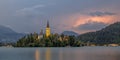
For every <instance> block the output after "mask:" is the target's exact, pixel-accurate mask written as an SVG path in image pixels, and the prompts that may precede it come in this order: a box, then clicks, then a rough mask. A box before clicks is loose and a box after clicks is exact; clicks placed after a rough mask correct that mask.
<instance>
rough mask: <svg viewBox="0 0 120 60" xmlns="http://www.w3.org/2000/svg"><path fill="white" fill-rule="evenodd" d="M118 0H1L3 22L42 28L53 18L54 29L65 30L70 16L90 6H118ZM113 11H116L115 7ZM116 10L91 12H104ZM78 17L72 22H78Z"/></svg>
mask: <svg viewBox="0 0 120 60" xmlns="http://www.w3.org/2000/svg"><path fill="white" fill-rule="evenodd" d="M119 2H120V0H109V1H105V0H92V1H91V0H9V1H7V0H0V24H1V25H9V26H10V27H12V28H13V29H14V30H16V31H17V32H35V31H37V32H39V31H40V29H41V28H45V26H46V21H47V20H50V24H51V27H52V26H54V28H56V29H55V31H57V32H58V31H61V32H62V31H63V30H65V29H66V30H69V29H68V26H69V28H70V27H72V26H73V25H72V24H71V23H70V21H72V20H71V19H70V18H69V17H71V18H72V16H73V15H74V16H76V15H75V14H78V15H79V14H82V13H84V12H85V14H86V13H87V12H90V11H91V10H92V11H94V10H96V11H101V10H102V9H106V8H107V9H117V10H119V9H120V7H119V6H120V4H119ZM101 3H102V4H101ZM107 11H109V10H107ZM110 11H111V10H110ZM112 12H115V13H116V10H113V11H112ZM115 13H110V12H97V14H94V13H91V14H92V15H93V16H102V15H115ZM117 14H119V13H117ZM78 15H77V16H78ZM51 17H52V18H51ZM78 17H80V16H78ZM75 20H76V19H75ZM75 20H74V21H73V22H72V23H75V22H76V21H75ZM57 24H59V25H57ZM64 24H65V26H64ZM66 25H67V26H66ZM59 26H60V28H58V27H59ZM92 28H93V27H92ZM89 29H90V27H89ZM94 29H95V28H94Z"/></svg>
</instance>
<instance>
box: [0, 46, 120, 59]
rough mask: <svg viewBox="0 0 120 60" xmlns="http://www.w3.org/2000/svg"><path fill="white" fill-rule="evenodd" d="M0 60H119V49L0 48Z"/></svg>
mask: <svg viewBox="0 0 120 60" xmlns="http://www.w3.org/2000/svg"><path fill="white" fill-rule="evenodd" d="M0 60H120V47H81V48H0Z"/></svg>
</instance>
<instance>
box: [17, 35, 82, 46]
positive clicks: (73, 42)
mask: <svg viewBox="0 0 120 60" xmlns="http://www.w3.org/2000/svg"><path fill="white" fill-rule="evenodd" d="M80 44H81V42H80V41H79V40H77V39H76V37H75V36H64V35H63V34H62V35H57V34H54V35H51V36H49V37H45V35H44V36H43V37H42V38H40V39H38V34H29V35H27V36H24V37H23V38H21V39H19V41H18V42H17V43H16V47H67V46H71V47H79V46H80Z"/></svg>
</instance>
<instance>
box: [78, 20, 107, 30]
mask: <svg viewBox="0 0 120 60" xmlns="http://www.w3.org/2000/svg"><path fill="white" fill-rule="evenodd" d="M105 26H107V24H105V23H102V22H94V21H91V20H90V21H89V22H87V23H85V24H82V25H79V26H77V27H76V28H77V29H78V30H83V31H88V30H89V31H91V30H99V29H102V28H104V27H105Z"/></svg>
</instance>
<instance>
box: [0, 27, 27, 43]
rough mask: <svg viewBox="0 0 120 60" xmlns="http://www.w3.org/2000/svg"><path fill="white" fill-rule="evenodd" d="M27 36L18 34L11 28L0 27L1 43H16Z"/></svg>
mask: <svg viewBox="0 0 120 60" xmlns="http://www.w3.org/2000/svg"><path fill="white" fill-rule="evenodd" d="M24 35H25V34H22V33H17V32H15V31H13V30H12V29H11V28H9V27H5V26H2V25H0V42H2V43H4V42H16V41H17V40H18V39H19V38H21V37H23V36H24Z"/></svg>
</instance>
